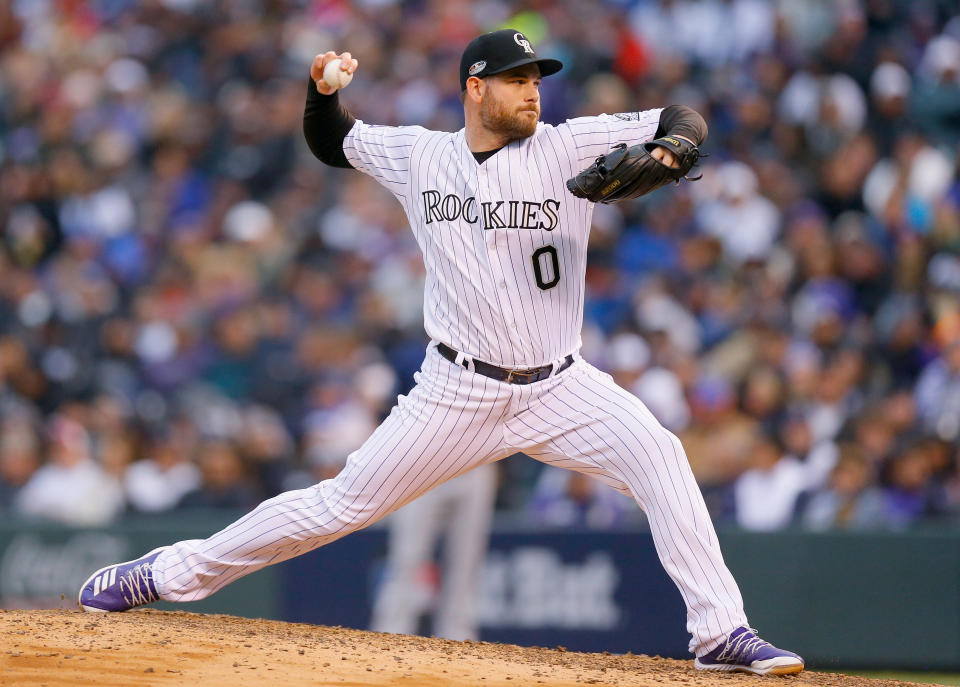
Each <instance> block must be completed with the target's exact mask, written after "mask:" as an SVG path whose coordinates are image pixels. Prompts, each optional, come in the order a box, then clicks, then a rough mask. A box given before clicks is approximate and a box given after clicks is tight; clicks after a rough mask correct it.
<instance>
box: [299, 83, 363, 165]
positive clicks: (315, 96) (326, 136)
mask: <svg viewBox="0 0 960 687" xmlns="http://www.w3.org/2000/svg"><path fill="white" fill-rule="evenodd" d="M354 121H355V120H354V118H353V115H351V114H350V113H349V112H347V110H346V108H344V107H343V105H341V104H340V97H339V95H338V94H337V93H334V94H333V95H321V94H320V93H319V92H317V85H316V84H315V83H314V82H313V79H308V85H307V104H306V106H305V107H304V109H303V137H304V138H306V139H307V145H308V146H310V152H312V153H313V154H314V156H315V157H316V158H317V159H319V160H320V161H321V162H324V163H325V164H328V165H330V166H331V167H342V168H344V169H352V168H353V165H351V164H350V162H349V161H347V156H346V155H344V154H343V139H344V138H346V136H347V134H348V133H349V132H350V129H352V128H353V123H354Z"/></svg>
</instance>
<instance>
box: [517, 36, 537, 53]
mask: <svg viewBox="0 0 960 687" xmlns="http://www.w3.org/2000/svg"><path fill="white" fill-rule="evenodd" d="M513 40H514V41H515V42H516V44H517V45H519V46H520V47H521V48H523V51H524V52H528V53H530V54H531V55H533V54H534V52H533V48H532V47H530V41H528V40H527V39H526V37H525V36H524V35H523V34H522V33H515V34H513Z"/></svg>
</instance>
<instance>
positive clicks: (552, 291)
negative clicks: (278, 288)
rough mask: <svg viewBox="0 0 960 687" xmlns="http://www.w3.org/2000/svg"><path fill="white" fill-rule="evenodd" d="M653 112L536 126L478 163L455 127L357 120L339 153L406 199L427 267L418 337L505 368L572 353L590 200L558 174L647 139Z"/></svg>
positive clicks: (577, 342)
mask: <svg viewBox="0 0 960 687" xmlns="http://www.w3.org/2000/svg"><path fill="white" fill-rule="evenodd" d="M660 112H661V111H660V110H659V109H656V110H647V111H644V112H638V113H629V114H619V115H600V116H598V117H581V118H578V119H572V120H568V121H567V122H565V123H564V124H561V125H559V126H551V125H548V124H543V123H540V124H538V126H537V130H536V133H535V134H534V135H533V136H530V137H529V138H526V139H521V140H517V141H514V142H512V143H510V144H508V145H507V146H505V147H504V148H503V149H501V150H500V151H498V152H497V153H496V154H494V155H493V156H491V157H489V158H488V159H487V160H485V161H484V162H483V163H480V164H478V163H477V161H476V159H475V158H474V156H473V154H472V153H471V152H470V149H469V148H468V146H467V142H466V140H465V136H464V130H463V129H461V130H460V131H458V132H456V133H447V132H440V131H429V130H427V129H424V128H423V127H420V126H404V127H388V126H371V125H369V124H365V123H364V122H362V121H361V120H357V121H356V123H355V124H354V126H353V128H352V129H351V130H350V133H348V134H347V137H346V139H345V140H344V142H343V151H344V154H345V155H346V157H347V160H349V161H350V164H352V165H353V166H354V167H355V168H356V169H358V170H360V171H363V172H366V173H367V174H369V175H371V176H373V177H374V178H375V179H377V181H379V182H380V183H381V184H383V185H384V186H385V187H386V188H388V189H390V191H391V192H392V193H393V194H394V195H395V196H396V197H397V198H398V199H399V200H400V202H401V203H402V204H403V207H404V210H405V211H406V213H407V217H408V218H409V220H410V226H411V227H412V228H413V232H414V234H415V235H416V238H417V241H418V242H419V244H420V250H421V251H422V252H423V258H424V263H425V265H426V271H427V277H426V287H425V290H424V321H425V327H426V330H427V334H429V335H430V337H431V338H433V339H434V340H436V341H442V342H444V343H446V344H447V345H449V346H451V347H452V348H454V349H456V350H458V351H461V352H463V353H465V354H467V355H469V356H472V357H474V358H477V359H479V360H484V361H487V362H491V363H494V364H496V365H500V366H503V367H535V366H539V365H545V364H547V363H550V362H553V361H557V360H560V359H562V358H563V357H564V356H566V355H567V354H568V353H572V352H573V351H575V350H577V349H579V348H580V329H581V325H582V324H583V291H584V275H585V271H586V263H587V239H588V236H589V232H590V218H591V215H592V213H593V207H594V206H593V203H590V202H589V201H587V200H584V199H581V198H576V197H575V196H573V195H572V194H571V193H570V192H569V191H568V190H567V188H566V180H567V179H568V178H570V177H571V176H573V175H574V174H576V173H577V172H579V171H580V170H581V169H583V168H584V167H586V166H587V165H588V164H590V163H591V162H593V160H594V158H596V157H597V156H598V155H602V154H603V153H606V152H607V151H609V150H610V148H612V147H613V146H614V145H615V144H616V143H620V142H625V143H627V144H628V145H633V144H635V143H640V142H643V141H647V140H650V139H651V138H653V135H654V133H655V132H656V130H657V126H658V123H659V119H660Z"/></svg>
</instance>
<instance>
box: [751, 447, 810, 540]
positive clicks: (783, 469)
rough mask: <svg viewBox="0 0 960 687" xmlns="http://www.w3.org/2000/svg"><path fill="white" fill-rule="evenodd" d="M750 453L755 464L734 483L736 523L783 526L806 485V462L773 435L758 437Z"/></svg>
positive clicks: (759, 527)
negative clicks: (785, 451)
mask: <svg viewBox="0 0 960 687" xmlns="http://www.w3.org/2000/svg"><path fill="white" fill-rule="evenodd" d="M751 455H752V457H753V464H752V467H751V468H750V469H748V470H747V471H746V472H744V473H743V474H742V475H740V477H738V478H737V481H736V483H735V484H734V486H733V490H734V499H735V507H736V514H737V524H738V525H740V526H741V527H743V528H744V529H748V530H778V529H782V528H784V527H786V526H787V525H789V524H790V522H791V520H792V519H793V511H794V506H795V505H796V502H797V497H798V496H799V495H800V493H801V492H802V491H803V490H804V488H805V487H806V482H807V480H806V475H805V474H804V469H803V465H802V464H801V463H800V461H798V460H797V459H796V458H794V457H793V456H790V455H783V453H782V451H781V448H780V446H779V444H778V443H777V442H776V441H772V440H770V439H760V440H758V441H757V442H756V443H755V444H754V446H753V449H752V451H751Z"/></svg>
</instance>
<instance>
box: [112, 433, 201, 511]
mask: <svg viewBox="0 0 960 687" xmlns="http://www.w3.org/2000/svg"><path fill="white" fill-rule="evenodd" d="M192 458H193V456H192V452H191V450H190V446H189V445H187V444H186V442H184V441H182V440H179V441H178V439H177V437H176V435H175V434H173V433H172V432H171V431H169V430H158V431H156V432H155V433H154V435H153V436H152V437H151V439H150V442H149V443H148V444H147V450H146V457H144V458H143V459H142V460H139V461H136V462H134V463H133V464H131V465H130V466H129V467H128V468H127V470H126V473H125V474H124V488H125V490H126V494H127V501H128V503H129V504H130V507H131V508H132V509H134V510H137V511H141V512H144V513H156V512H159V511H166V510H170V509H172V508H174V507H175V506H176V505H177V504H178V503H179V502H180V500H181V499H182V498H183V497H184V495H186V494H187V493H188V492H191V491H194V490H196V489H198V488H199V487H200V470H199V469H198V468H197V466H196V465H195V464H194V463H193V462H192Z"/></svg>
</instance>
